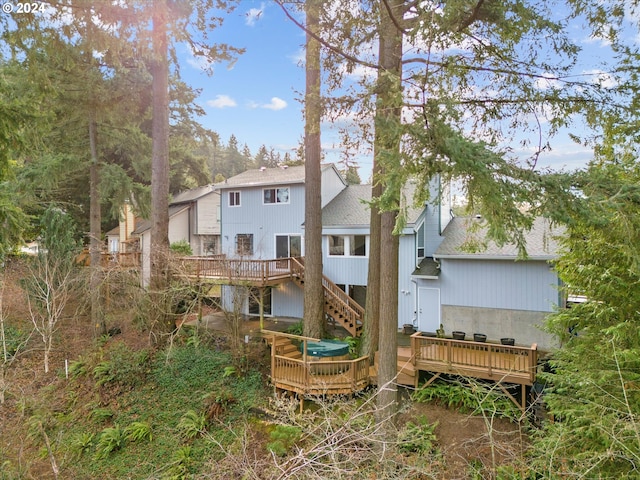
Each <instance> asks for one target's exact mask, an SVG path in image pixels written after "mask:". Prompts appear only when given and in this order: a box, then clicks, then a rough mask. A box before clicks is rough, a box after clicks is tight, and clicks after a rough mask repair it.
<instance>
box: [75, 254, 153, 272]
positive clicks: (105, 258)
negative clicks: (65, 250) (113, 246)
mask: <svg viewBox="0 0 640 480" xmlns="http://www.w3.org/2000/svg"><path fill="white" fill-rule="evenodd" d="M140 256H141V255H140V252H125V253H122V252H100V266H101V267H103V268H133V267H139V266H140ZM76 263H77V264H78V265H81V266H85V267H88V266H89V265H91V255H90V253H89V250H83V251H82V252H81V253H80V254H79V255H78V256H77V257H76Z"/></svg>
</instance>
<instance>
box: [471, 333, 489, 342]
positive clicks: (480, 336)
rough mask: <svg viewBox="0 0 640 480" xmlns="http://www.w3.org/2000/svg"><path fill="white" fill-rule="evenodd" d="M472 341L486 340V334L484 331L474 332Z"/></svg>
mask: <svg viewBox="0 0 640 480" xmlns="http://www.w3.org/2000/svg"><path fill="white" fill-rule="evenodd" d="M473 341H474V342H486V341H487V336H486V335H485V334H484V333H474V334H473Z"/></svg>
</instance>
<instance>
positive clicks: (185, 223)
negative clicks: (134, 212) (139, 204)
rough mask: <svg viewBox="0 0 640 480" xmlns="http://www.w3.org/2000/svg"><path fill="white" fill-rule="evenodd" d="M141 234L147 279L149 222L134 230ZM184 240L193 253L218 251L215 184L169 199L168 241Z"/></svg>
mask: <svg viewBox="0 0 640 480" xmlns="http://www.w3.org/2000/svg"><path fill="white" fill-rule="evenodd" d="M133 234H134V235H136V236H138V237H139V238H140V248H141V251H142V281H143V284H144V285H147V284H148V282H149V275H150V254H149V252H150V248H151V222H150V221H145V222H143V223H142V224H140V225H139V226H138V227H137V228H136V229H135V230H134V232H133ZM180 241H186V242H188V243H189V245H190V246H191V250H192V252H193V255H194V256H207V255H215V254H217V253H220V192H219V191H218V190H217V189H216V188H215V186H214V185H206V186H204V187H198V188H194V189H192V190H187V191H185V192H181V193H179V194H178V195H176V196H175V198H174V199H173V200H172V201H171V202H170V203H169V243H170V244H172V243H175V242H180Z"/></svg>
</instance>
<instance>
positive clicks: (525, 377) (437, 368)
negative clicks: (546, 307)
mask: <svg viewBox="0 0 640 480" xmlns="http://www.w3.org/2000/svg"><path fill="white" fill-rule="evenodd" d="M411 351H412V354H413V356H414V358H413V364H414V365H415V367H416V369H417V370H423V371H428V372H436V373H450V374H454V375H461V376H467V377H475V378H482V379H485V380H493V381H495V382H503V383H515V384H518V385H533V382H534V381H535V378H536V366H537V363H538V355H537V353H538V351H537V346H536V345H535V344H533V345H532V346H531V347H520V346H506V345H499V344H494V343H484V342H470V341H465V340H451V339H448V338H434V337H424V336H422V335H420V333H415V334H413V335H412V336H411Z"/></svg>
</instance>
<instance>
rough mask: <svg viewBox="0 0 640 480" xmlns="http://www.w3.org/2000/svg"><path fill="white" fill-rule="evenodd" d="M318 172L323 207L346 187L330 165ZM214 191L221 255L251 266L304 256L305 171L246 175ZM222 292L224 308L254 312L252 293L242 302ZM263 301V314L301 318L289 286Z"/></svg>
mask: <svg viewBox="0 0 640 480" xmlns="http://www.w3.org/2000/svg"><path fill="white" fill-rule="evenodd" d="M321 171H322V178H321V182H322V183H321V199H322V201H321V204H322V206H323V207H324V206H325V205H326V204H327V203H328V202H329V201H331V200H332V199H333V198H334V197H335V196H336V195H337V194H338V193H339V192H340V191H342V190H343V189H344V188H346V183H345V181H344V179H343V178H342V176H341V175H340V173H339V172H338V171H337V169H336V168H335V166H334V165H333V164H327V165H323V166H322V169H321ZM216 187H217V188H218V189H219V190H220V195H221V217H222V237H221V246H222V248H221V251H222V253H223V254H226V255H227V256H228V257H236V258H245V259H254V260H266V259H275V258H287V257H303V256H304V217H305V173H304V166H290V167H286V166H282V167H278V168H264V167H263V168H260V169H255V170H247V171H246V172H243V173H241V174H239V175H236V176H234V177H231V178H229V179H227V180H226V181H225V182H224V183H220V184H217V185H216ZM223 292H224V294H223V295H224V298H223V304H224V305H225V306H226V307H227V308H231V305H232V304H233V305H236V304H237V302H238V301H241V302H243V306H241V307H240V310H241V312H242V313H249V314H252V313H257V312H258V308H259V305H257V304H256V298H257V295H255V294H254V293H256V292H255V291H249V292H248V295H247V296H246V298H240V299H238V289H237V288H234V287H233V286H228V287H225V288H224V289H223ZM261 295H262V296H263V307H264V313H265V314H267V315H274V316H286V317H302V312H303V305H302V299H303V294H302V291H301V290H300V288H299V287H297V286H296V285H295V284H294V283H293V282H287V283H284V284H280V285H278V286H277V287H275V288H267V289H266V290H264V291H263V292H262V293H261ZM236 308H237V307H236Z"/></svg>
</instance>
